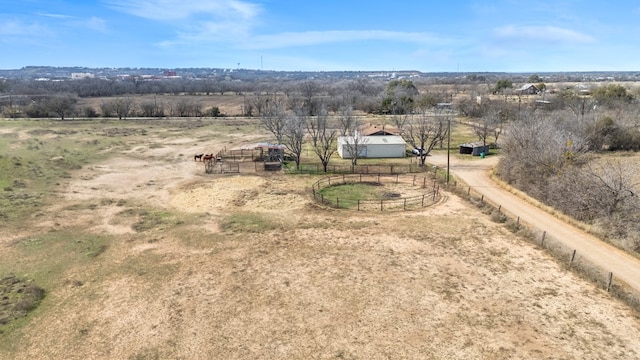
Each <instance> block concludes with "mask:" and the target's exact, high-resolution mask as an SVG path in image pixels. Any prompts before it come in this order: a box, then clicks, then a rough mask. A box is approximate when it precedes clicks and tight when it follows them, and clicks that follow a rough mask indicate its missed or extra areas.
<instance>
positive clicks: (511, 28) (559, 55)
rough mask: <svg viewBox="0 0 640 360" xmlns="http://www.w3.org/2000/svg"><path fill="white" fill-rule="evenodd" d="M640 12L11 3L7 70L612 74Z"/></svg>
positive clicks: (564, 1) (354, 0) (3, 24)
mask: <svg viewBox="0 0 640 360" xmlns="http://www.w3.org/2000/svg"><path fill="white" fill-rule="evenodd" d="M638 20H640V4H639V3H637V1H632V0H620V1H616V2H603V1H596V0H584V1H580V2H577V1H575V0H557V1H554V2H543V3H540V2H518V1H513V0H496V1H494V2H492V3H483V2H479V1H477V0H460V1H448V2H415V1H411V0H397V1H394V2H393V4H391V5H389V4H386V3H385V4H372V3H370V2H369V1H364V0H351V1H348V2H344V1H337V0H325V1H323V2H319V3H307V2H293V1H287V0H208V1H201V0H82V1H81V0H56V1H54V2H51V1H46V0H29V1H13V2H8V3H7V4H4V6H3V9H2V12H1V13H0V44H1V45H2V49H3V54H4V55H5V56H3V58H2V59H0V69H20V68H22V67H25V66H28V65H23V64H29V63H34V62H41V61H42V62H46V63H48V64H49V65H48V66H53V67H69V66H72V67H87V68H113V67H116V68H125V67H129V68H132V67H136V68H221V69H236V68H244V69H256V70H264V71H291V72H296V71H308V72H323V71H324V72H331V71H400V70H397V69H412V70H414V71H420V72H423V73H484V72H486V73H491V72H504V73H558V72H612V71H613V72H615V71H626V70H620V69H633V68H636V67H637V66H638V63H637V60H636V59H638V58H640V39H638V38H637V37H636V36H633V34H638V33H640V21H638ZM67 64H74V65H67ZM381 69H386V70H381ZM531 69H533V70H531ZM593 69H596V70H593ZM405 71H409V70H405ZM629 71H631V70H629Z"/></svg>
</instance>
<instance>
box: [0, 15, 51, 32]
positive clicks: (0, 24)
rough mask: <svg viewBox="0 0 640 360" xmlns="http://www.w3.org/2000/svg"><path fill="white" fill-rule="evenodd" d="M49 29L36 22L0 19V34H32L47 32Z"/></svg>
mask: <svg viewBox="0 0 640 360" xmlns="http://www.w3.org/2000/svg"><path fill="white" fill-rule="evenodd" d="M49 33H50V31H49V30H48V29H47V28H45V27H42V26H41V25H39V24H36V23H24V22H22V21H19V20H5V21H3V20H2V19H0V35H4V36H34V35H43V34H45V35H46V34H49Z"/></svg>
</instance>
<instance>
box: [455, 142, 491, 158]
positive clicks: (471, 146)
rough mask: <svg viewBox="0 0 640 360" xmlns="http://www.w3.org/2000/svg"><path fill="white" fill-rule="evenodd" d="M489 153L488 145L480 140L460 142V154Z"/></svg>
mask: <svg viewBox="0 0 640 360" xmlns="http://www.w3.org/2000/svg"><path fill="white" fill-rule="evenodd" d="M488 153H489V145H485V144H484V143H483V142H481V141H477V142H473V143H466V144H460V154H471V155H473V156H480V155H481V154H485V155H487V154H488Z"/></svg>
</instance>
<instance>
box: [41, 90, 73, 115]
mask: <svg viewBox="0 0 640 360" xmlns="http://www.w3.org/2000/svg"><path fill="white" fill-rule="evenodd" d="M77 102H78V99H76V98H75V97H73V96H71V95H60V96H53V97H51V98H49V99H48V100H47V103H46V107H47V108H48V109H49V110H50V111H52V112H53V113H55V114H57V115H58V116H59V117H60V120H64V118H65V116H67V115H69V114H73V112H74V111H75V106H76V103H77Z"/></svg>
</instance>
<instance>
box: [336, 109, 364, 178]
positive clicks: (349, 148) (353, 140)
mask: <svg viewBox="0 0 640 360" xmlns="http://www.w3.org/2000/svg"><path fill="white" fill-rule="evenodd" d="M338 119H339V120H338V121H339V123H340V134H341V139H342V141H344V149H343V150H344V151H346V154H347V156H349V158H350V159H351V167H352V168H354V167H355V166H356V165H358V157H360V153H361V152H362V149H363V146H364V144H365V143H366V141H367V138H366V136H362V135H361V134H360V131H358V129H359V127H360V124H359V123H358V120H357V119H356V117H355V116H353V113H352V111H351V108H350V107H345V108H343V109H342V110H341V114H340V115H339V116H338Z"/></svg>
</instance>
